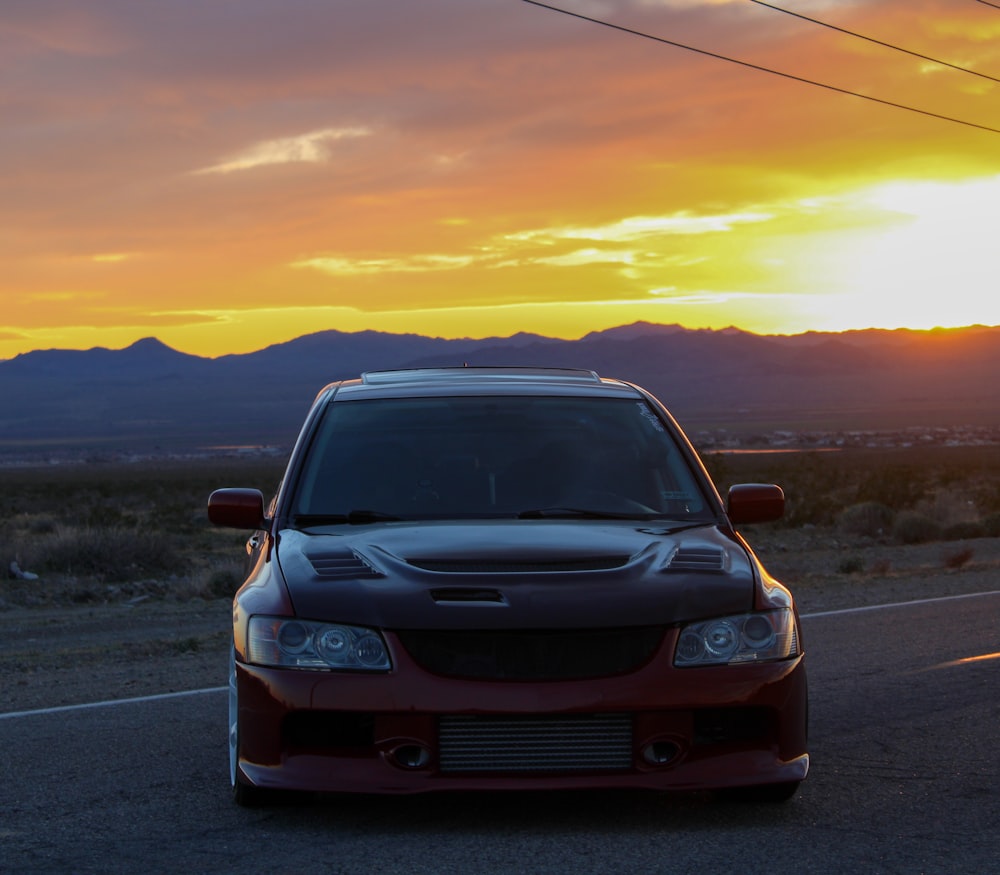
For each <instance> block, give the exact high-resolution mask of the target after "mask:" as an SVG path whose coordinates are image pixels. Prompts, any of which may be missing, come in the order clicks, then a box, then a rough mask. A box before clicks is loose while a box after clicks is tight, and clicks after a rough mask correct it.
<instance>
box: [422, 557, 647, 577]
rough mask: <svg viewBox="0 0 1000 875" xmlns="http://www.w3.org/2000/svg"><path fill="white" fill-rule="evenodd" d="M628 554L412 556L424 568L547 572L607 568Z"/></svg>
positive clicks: (459, 571)
mask: <svg viewBox="0 0 1000 875" xmlns="http://www.w3.org/2000/svg"><path fill="white" fill-rule="evenodd" d="M628 560H629V557H628V556H582V557H574V558H572V559H487V558H483V559H410V560H408V561H409V563H410V565H412V566H414V567H415V568H421V569H423V570H424V571H439V572H444V573H446V574H546V573H549V572H556V571H607V570H608V569H611V568H621V567H622V566H623V565H626V564H627V563H628Z"/></svg>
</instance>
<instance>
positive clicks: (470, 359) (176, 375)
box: [0, 323, 1000, 454]
mask: <svg viewBox="0 0 1000 875" xmlns="http://www.w3.org/2000/svg"><path fill="white" fill-rule="evenodd" d="M462 364H469V365H519V366H537V367H577V368H587V369H590V370H594V371H597V372H598V373H599V374H601V375H602V376H609V377H619V378H621V379H625V380H629V381H632V382H635V383H638V384H640V385H642V386H644V387H645V388H647V389H649V390H650V391H652V392H653V393H654V394H655V395H657V396H658V397H659V398H660V399H661V400H662V401H663V402H664V403H665V404H666V405H667V407H669V408H670V410H671V411H672V412H673V414H674V415H675V416H676V417H677V419H678V420H679V421H680V422H681V424H682V425H683V426H684V427H685V429H686V430H688V432H689V433H691V432H697V431H698V430H712V429H723V428H724V429H729V430H731V431H734V432H736V433H753V432H755V431H763V430H774V429H784V430H791V431H802V430H823V431H850V430H866V429H874V430H889V429H901V428H907V427H920V426H923V427H927V428H936V427H953V426H956V425H971V426H977V427H982V426H985V427H990V428H993V427H997V426H1000V327H983V326H973V327H968V328H961V329H947V330H946V329H935V330H933V331H914V330H907V329H900V330H894V331H885V330H874V329H872V330H865V331H849V332H842V333H821V332H809V333H805V334H798V335H792V336H784V335H757V334H752V333H749V332H746V331H742V330H738V329H734V328H729V329H724V330H708V329H687V328H682V327H680V326H677V325H655V324H649V323H636V324H633V325H626V326H621V327H618V328H612V329H609V330H606V331H600V332H594V333H591V334H588V335H587V336H585V337H583V338H580V339H579V340H560V339H555V338H550V337H543V336H539V335H533V334H516V335H514V336H512V337H506V338H497V337H494V338H487V339H482V340H470V339H462V340H446V339H441V338H435V337H425V336H422V335H417V334H388V333H383V332H377V331H362V332H356V333H344V332H340V331H323V332H319V333H316V334H309V335H305V336H303V337H299V338H297V339H295V340H291V341H288V342H286V343H278V344H275V345H273V346H268V347H266V348H264V349H261V350H259V351H256V352H251V353H245V354H240V355H222V356H219V357H216V358H209V357H202V356H195V355H189V354H186V353H182V352H179V351H177V350H175V349H171V348H170V347H168V346H166V345H164V344H163V343H161V342H160V341H159V340H156V339H154V338H146V339H144V340H140V341H137V342H136V343H134V344H132V345H131V346H129V347H127V348H125V349H119V350H112V349H105V348H101V347H97V348H94V349H89V350H60V349H53V350H37V351H34V352H29V353H23V354H21V355H18V356H16V357H15V358H12V359H8V360H4V361H0V452H3V453H7V454H9V453H14V452H17V453H23V452H25V451H28V450H32V449H33V450H36V451H47V450H56V449H60V448H61V449H64V450H70V449H76V448H81V449H87V448H89V449H105V450H110V451H123V452H127V451H143V450H148V449H151V448H153V447H159V448H161V449H181V448H195V447H204V446H219V445H274V446H289V445H290V444H291V442H292V441H293V440H294V438H295V435H296V433H297V430H298V427H299V425H300V423H301V421H302V418H303V417H304V415H305V412H306V410H307V409H308V407H309V404H310V402H311V401H312V399H313V397H314V396H315V394H316V392H317V391H318V390H319V389H320V388H321V387H322V386H323V385H325V384H326V383H328V382H331V381H333V380H339V379H346V378H351V377H355V376H357V375H359V374H360V373H362V372H364V371H366V370H378V369H385V368H410V367H439V366H446V365H462Z"/></svg>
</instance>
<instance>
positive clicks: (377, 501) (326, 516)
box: [292, 396, 711, 525]
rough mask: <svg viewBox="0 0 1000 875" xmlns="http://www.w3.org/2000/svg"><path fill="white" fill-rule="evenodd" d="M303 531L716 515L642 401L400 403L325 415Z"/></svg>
mask: <svg viewBox="0 0 1000 875" xmlns="http://www.w3.org/2000/svg"><path fill="white" fill-rule="evenodd" d="M292 516H293V518H294V519H293V521H294V522H295V523H296V524H298V525H316V524H324V523H362V522H379V521H391V520H406V519H448V518H463V519H469V518H490V517H493V518H496V517H519V518H522V519H552V518H561V517H566V518H573V517H580V518H591V519H593V518H604V517H606V518H610V519H615V518H624V519H652V518H663V517H667V518H670V519H675V520H692V521H693V520H697V519H699V518H700V519H703V520H704V519H709V518H710V517H711V515H710V512H708V510H707V506H706V502H705V498H704V495H703V493H702V491H701V489H700V488H699V486H698V481H697V479H696V477H695V476H694V475H693V473H692V472H691V470H690V469H689V468H688V466H687V463H686V462H685V460H684V458H683V456H682V455H681V453H680V452H679V451H678V449H677V447H676V446H675V444H674V442H673V438H672V437H671V435H670V433H669V432H668V431H667V429H666V427H665V426H664V424H663V422H662V421H661V420H660V419H659V417H658V416H657V415H656V413H655V412H654V411H653V410H652V409H651V408H650V407H649V405H647V404H646V403H645V402H644V401H641V400H639V399H628V398H602V397H543V396H540V397H523V396H515V397H507V396H500V397H452V398H419V397H418V398H403V399H400V398H392V399H372V400H362V401H340V402H335V403H333V404H331V405H329V407H328V408H327V409H326V411H325V414H324V417H323V420H322V422H321V423H320V425H319V427H318V430H317V432H316V435H315V438H314V440H313V442H312V445H311V447H310V450H309V454H308V458H307V460H306V462H305V465H304V467H303V469H302V471H301V474H300V476H299V478H298V488H297V491H296V494H295V496H294V498H293V500H292Z"/></svg>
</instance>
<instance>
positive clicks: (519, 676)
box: [397, 626, 664, 681]
mask: <svg viewBox="0 0 1000 875" xmlns="http://www.w3.org/2000/svg"><path fill="white" fill-rule="evenodd" d="M397 635H398V636H399V640H400V641H401V642H402V644H403V647H405V648H406V652H407V653H409V655H410V656H411V657H412V658H413V660H414V661H415V662H416V663H417V664H418V665H419V666H420V667H421V668H423V669H424V670H426V671H429V672H431V673H432V674H436V675H441V676H442V677H452V678H474V679H478V680H509V681H567V680H582V679H584V678H600V677H610V676H611V675H618V674H627V673H628V672H631V671H635V670H636V669H638V668H639V667H640V666H642V665H644V664H645V663H646V662H648V661H649V660H650V659H651V658H652V656H653V654H654V653H655V652H656V650H657V648H658V647H659V645H660V642H661V641H662V639H663V635H664V629H663V627H661V626H643V627H638V628H629V629H584V630H574V629H569V630H567V629H555V630H516V631H510V630H499V631H498V630H488V629H484V630H472V631H469V630H462V631H440V630H435V631H423V630H410V631H402V632H397Z"/></svg>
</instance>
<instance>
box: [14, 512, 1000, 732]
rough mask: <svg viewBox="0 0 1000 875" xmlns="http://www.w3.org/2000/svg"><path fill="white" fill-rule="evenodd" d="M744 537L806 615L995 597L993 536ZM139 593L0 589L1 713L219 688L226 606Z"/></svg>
mask: <svg viewBox="0 0 1000 875" xmlns="http://www.w3.org/2000/svg"><path fill="white" fill-rule="evenodd" d="M747 538H748V540H749V541H750V543H751V544H752V545H753V546H754V549H755V550H756V552H757V553H758V555H759V556H760V558H761V560H762V561H763V562H764V564H765V566H766V567H767V568H768V570H769V571H770V572H771V573H772V574H773V575H774V576H776V577H777V578H778V579H779V580H781V581H783V582H784V583H785V584H786V585H787V586H788V587H789V588H790V589H791V590H792V591H793V592H794V594H795V597H796V599H797V601H798V604H799V609H800V612H801V613H803V614H811V613H818V612H823V611H832V610H840V609H844V608H852V607H859V606H866V605H877V604H890V603H895V602H905V601H913V600H918V599H927V598H936V597H940V596H948V595H961V594H967V593H974V592H988V591H994V590H998V589H1000V538H980V539H976V540H971V541H961V542H946V543H932V544H924V545H916V546H906V547H903V546H898V545H888V544H878V543H875V542H872V543H863V544H862V543H859V542H858V541H857V540H856V539H845V538H843V537H838V536H837V535H836V534H832V533H829V532H821V531H817V530H802V531H790V530H780V529H774V530H767V531H764V530H762V531H761V532H759V533H758V532H752V531H751V532H747ZM46 587H47V588H48V589H47V590H46V592H45V594H44V597H40V596H39V595H38V593H37V592H35V593H34V594H33V590H32V588H34V589H35V590H37V589H38V588H46ZM140 589H142V588H141V587H140ZM145 590H146V592H145V594H143V595H140V596H138V597H137V596H136V595H134V592H135V591H136V587H132V588H129V589H127V590H126V591H122V590H120V589H119V590H115V591H108V592H106V593H105V597H104V598H103V599H102V600H98V599H95V598H93V597H92V592H91V591H88V592H91V595H90V596H88V598H87V599H86V600H85V601H84V602H83V603H79V602H76V601H74V599H75V598H78V597H79V588H78V587H77V588H74V587H73V586H72V585H70V584H69V583H67V582H63V583H61V584H55V585H53V584H52V583H51V582H46V581H0V672H2V675H3V677H4V683H3V684H2V685H0V713H5V712H12V711H25V710H32V709H36V708H53V707H59V706H63V705H73V704H80V703H84V702H94V701H104V700H109V699H123V698H132V697H140V696H148V695H157V694H160V693H170V692H182V691H185V690H196V689H204V688H209V687H219V686H223V685H225V683H226V671H227V667H226V666H227V659H228V647H229V640H230V634H231V633H230V623H231V620H230V611H231V604H230V601H229V600H228V599H214V600H204V599H200V598H196V599H184V597H183V595H182V594H181V593H182V591H183V587H178V588H177V591H176V592H174V593H172V592H171V589H170V588H169V587H146V588H145ZM150 593H154V594H150Z"/></svg>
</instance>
